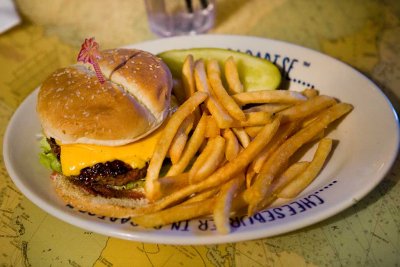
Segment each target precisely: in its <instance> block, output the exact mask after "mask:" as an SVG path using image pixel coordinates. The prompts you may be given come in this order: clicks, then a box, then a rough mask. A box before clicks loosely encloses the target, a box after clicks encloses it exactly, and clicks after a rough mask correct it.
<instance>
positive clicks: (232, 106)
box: [206, 60, 246, 121]
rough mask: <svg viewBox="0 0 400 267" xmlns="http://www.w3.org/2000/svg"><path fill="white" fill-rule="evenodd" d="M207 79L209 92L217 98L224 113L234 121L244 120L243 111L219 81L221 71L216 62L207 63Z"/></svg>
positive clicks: (209, 61)
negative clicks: (209, 86) (226, 112)
mask: <svg viewBox="0 0 400 267" xmlns="http://www.w3.org/2000/svg"><path fill="white" fill-rule="evenodd" d="M206 65H207V78H208V80H209V82H210V85H211V90H212V91H213V93H214V95H215V96H216V98H217V101H218V102H219V103H221V105H222V106H223V107H224V108H225V110H226V111H228V113H229V114H230V115H231V116H232V117H233V118H234V119H236V120H239V121H243V120H245V119H246V117H245V116H244V113H243V110H242V109H241V108H240V107H239V105H238V104H237V103H236V102H235V100H233V98H232V97H231V96H230V95H229V94H228V92H227V91H226V89H225V88H224V86H223V85H222V81H221V77H220V75H221V71H220V69H219V65H218V62H217V61H216V60H208V61H207V64H206Z"/></svg>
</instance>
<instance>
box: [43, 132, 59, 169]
mask: <svg viewBox="0 0 400 267" xmlns="http://www.w3.org/2000/svg"><path fill="white" fill-rule="evenodd" d="M40 150H41V152H40V154H39V162H40V163H41V164H42V165H43V166H45V167H46V168H48V169H51V170H53V171H55V172H58V173H61V172H62V171H61V163H60V161H59V160H58V159H57V157H56V155H54V154H53V152H52V151H51V147H50V144H49V143H48V142H47V139H46V137H43V138H42V140H40Z"/></svg>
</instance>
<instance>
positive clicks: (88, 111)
mask: <svg viewBox="0 0 400 267" xmlns="http://www.w3.org/2000/svg"><path fill="white" fill-rule="evenodd" d="M98 63H99V66H100V68H101V71H102V73H103V76H104V77H105V78H106V82H105V83H103V84H101V83H100V82H99V81H98V79H97V77H96V74H95V71H94V70H93V68H92V67H91V65H89V64H77V65H72V66H70V67H67V68H63V69H59V70H57V71H55V72H54V73H53V74H52V75H51V76H50V77H49V78H48V79H47V80H46V81H45V82H44V83H43V84H42V86H41V88H40V91H39V95H38V102H37V112H38V114H39V118H40V121H41V124H42V127H43V131H44V133H45V135H46V136H48V137H53V138H55V139H56V140H57V141H59V142H60V143H62V144H71V143H86V144H97V145H108V146H117V145H123V144H127V143H130V142H133V141H135V140H138V139H140V138H143V137H144V136H146V135H148V134H150V133H151V132H152V131H154V130H155V129H157V128H158V127H159V126H160V125H161V124H162V122H163V121H164V119H165V118H166V117H167V115H168V112H169V106H170V97H171V88H172V77H171V73H170V71H169V69H168V67H167V66H166V65H165V64H164V63H163V62H162V61H161V60H160V59H159V58H157V57H155V56H154V55H152V54H150V53H148V52H144V51H140V50H134V49H112V50H106V51H103V52H101V59H100V60H99V62H98Z"/></svg>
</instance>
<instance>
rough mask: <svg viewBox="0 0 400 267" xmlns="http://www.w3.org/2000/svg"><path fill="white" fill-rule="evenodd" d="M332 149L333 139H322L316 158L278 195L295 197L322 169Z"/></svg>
mask: <svg viewBox="0 0 400 267" xmlns="http://www.w3.org/2000/svg"><path fill="white" fill-rule="evenodd" d="M331 149H332V139H328V138H325V139H322V140H321V141H320V142H319V144H318V148H317V151H316V152H315V154H314V158H313V160H312V161H311V163H310V164H309V166H308V167H307V168H306V169H305V170H304V171H303V172H302V173H301V174H300V175H299V176H298V177H296V179H294V180H293V181H291V182H290V183H289V184H288V185H287V186H286V187H284V188H283V189H282V190H281V191H280V192H279V193H278V197H281V198H294V197H296V196H297V195H298V194H299V193H300V192H301V191H303V190H304V188H306V187H307V186H308V185H309V184H310V183H311V182H312V181H313V180H314V179H315V177H317V175H318V173H319V172H320V171H321V169H322V166H323V165H324V163H325V161H326V159H327V157H328V155H329V153H330V151H331Z"/></svg>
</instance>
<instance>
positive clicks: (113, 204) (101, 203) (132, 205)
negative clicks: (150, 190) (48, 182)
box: [53, 174, 149, 218]
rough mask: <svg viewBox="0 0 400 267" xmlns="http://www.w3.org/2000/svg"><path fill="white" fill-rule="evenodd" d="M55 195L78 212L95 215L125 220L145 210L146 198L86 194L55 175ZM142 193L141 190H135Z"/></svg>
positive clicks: (60, 176) (61, 176)
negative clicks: (82, 211)
mask: <svg viewBox="0 0 400 267" xmlns="http://www.w3.org/2000/svg"><path fill="white" fill-rule="evenodd" d="M53 184H54V186H55V189H56V193H57V194H58V195H59V196H60V197H61V198H62V199H63V200H64V201H65V202H66V203H68V204H70V205H72V206H73V207H74V208H76V209H78V210H84V211H87V212H90V213H94V214H96V215H101V216H108V217H115V218H127V217H134V216H137V215H140V214H142V213H143V212H144V210H146V207H147V205H148V203H149V202H148V200H147V199H146V198H141V199H131V198H129V199H128V198H105V197H101V196H95V195H93V194H91V193H88V192H86V191H85V190H84V189H83V188H81V187H79V186H77V185H75V184H73V183H71V182H70V181H69V180H68V179H67V178H66V177H65V176H63V175H61V174H57V175H55V176H54V177H53ZM137 190H139V191H140V192H141V193H144V190H143V188H140V189H137Z"/></svg>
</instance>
